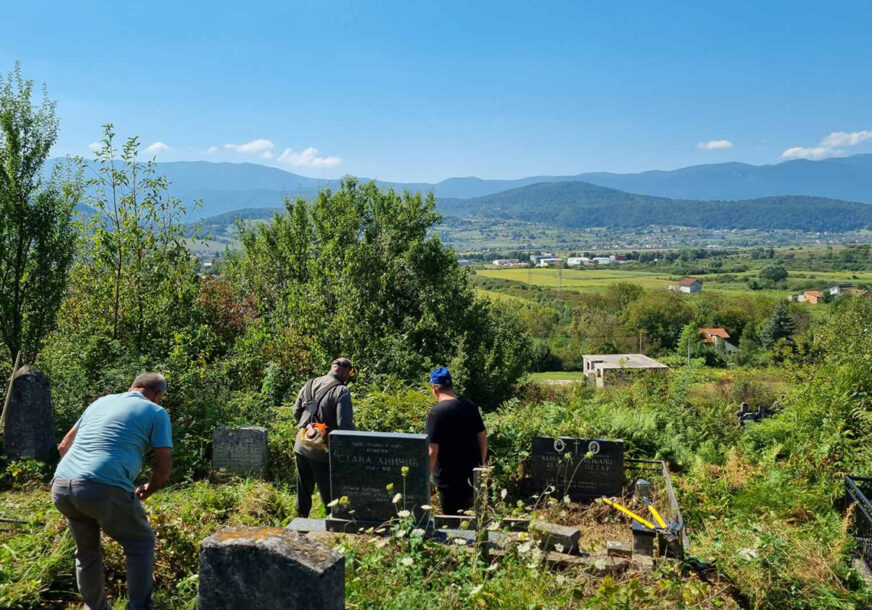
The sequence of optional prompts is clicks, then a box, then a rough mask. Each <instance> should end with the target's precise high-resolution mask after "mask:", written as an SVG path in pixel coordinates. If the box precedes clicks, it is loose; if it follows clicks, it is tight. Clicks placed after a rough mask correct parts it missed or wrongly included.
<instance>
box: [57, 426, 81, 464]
mask: <svg viewBox="0 0 872 610" xmlns="http://www.w3.org/2000/svg"><path fill="white" fill-rule="evenodd" d="M78 431H79V430H78V428H76V427H75V426H73V427H72V428H70V431H69V432H67V433H66V435H64V438H63V439H62V440H61V444H60V445H58V452H59V453H60V454H61V457H64V456H65V455H66V454H67V451H69V450H70V447H72V446H73V442H74V441H75V440H76V432H78Z"/></svg>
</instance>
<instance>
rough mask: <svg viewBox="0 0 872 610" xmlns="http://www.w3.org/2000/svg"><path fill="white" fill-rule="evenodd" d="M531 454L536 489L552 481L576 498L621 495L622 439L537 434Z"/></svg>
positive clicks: (564, 493)
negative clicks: (556, 436) (557, 436)
mask: <svg viewBox="0 0 872 610" xmlns="http://www.w3.org/2000/svg"><path fill="white" fill-rule="evenodd" d="M532 455H533V482H534V485H535V486H536V491H537V492H541V491H544V490H545V489H546V488H547V487H549V486H551V485H553V486H554V487H555V489H556V493H557V494H559V495H560V496H563V495H568V496H569V498H570V499H571V500H573V501H576V502H579V501H587V500H593V499H595V498H599V497H601V496H619V495H621V492H622V490H623V487H624V441H621V440H605V439H589V438H570V437H567V436H561V437H559V438H554V437H550V436H537V437H535V438H534V439H533V450H532Z"/></svg>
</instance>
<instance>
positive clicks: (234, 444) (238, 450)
mask: <svg viewBox="0 0 872 610" xmlns="http://www.w3.org/2000/svg"><path fill="white" fill-rule="evenodd" d="M267 466H268V450H267V436H266V428H258V427H255V426H250V427H245V428H216V429H215V432H214V434H213V437H212V468H213V469H215V470H223V471H225V472H230V473H233V474H241V475H249V476H259V477H262V476H264V475H266V470H267Z"/></svg>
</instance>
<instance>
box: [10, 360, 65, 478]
mask: <svg viewBox="0 0 872 610" xmlns="http://www.w3.org/2000/svg"><path fill="white" fill-rule="evenodd" d="M4 427H5V429H4V431H3V433H4V436H3V453H5V454H6V455H8V456H9V457H10V458H11V459H13V460H20V459H22V458H34V459H37V460H40V461H42V462H50V461H52V460H54V459H56V458H57V448H56V445H57V441H56V439H55V427H54V409H53V408H52V403H51V389H50V386H49V381H48V378H47V377H46V376H45V375H43V374H42V373H41V372H40V371H38V370H36V369H35V368H33V367H31V366H23V367H21V368H20V369H18V370H17V371H16V372H15V375H14V377H13V378H12V392H11V395H10V396H9V406H8V408H7V410H6V421H5V426H4Z"/></svg>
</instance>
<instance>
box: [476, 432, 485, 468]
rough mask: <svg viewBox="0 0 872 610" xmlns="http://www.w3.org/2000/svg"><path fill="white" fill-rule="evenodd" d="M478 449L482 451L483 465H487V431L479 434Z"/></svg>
mask: <svg viewBox="0 0 872 610" xmlns="http://www.w3.org/2000/svg"><path fill="white" fill-rule="evenodd" d="M478 448H479V450H480V451H481V465H482V466H484V465H485V464H487V431H485V430H482V431H481V432H479V433H478Z"/></svg>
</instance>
